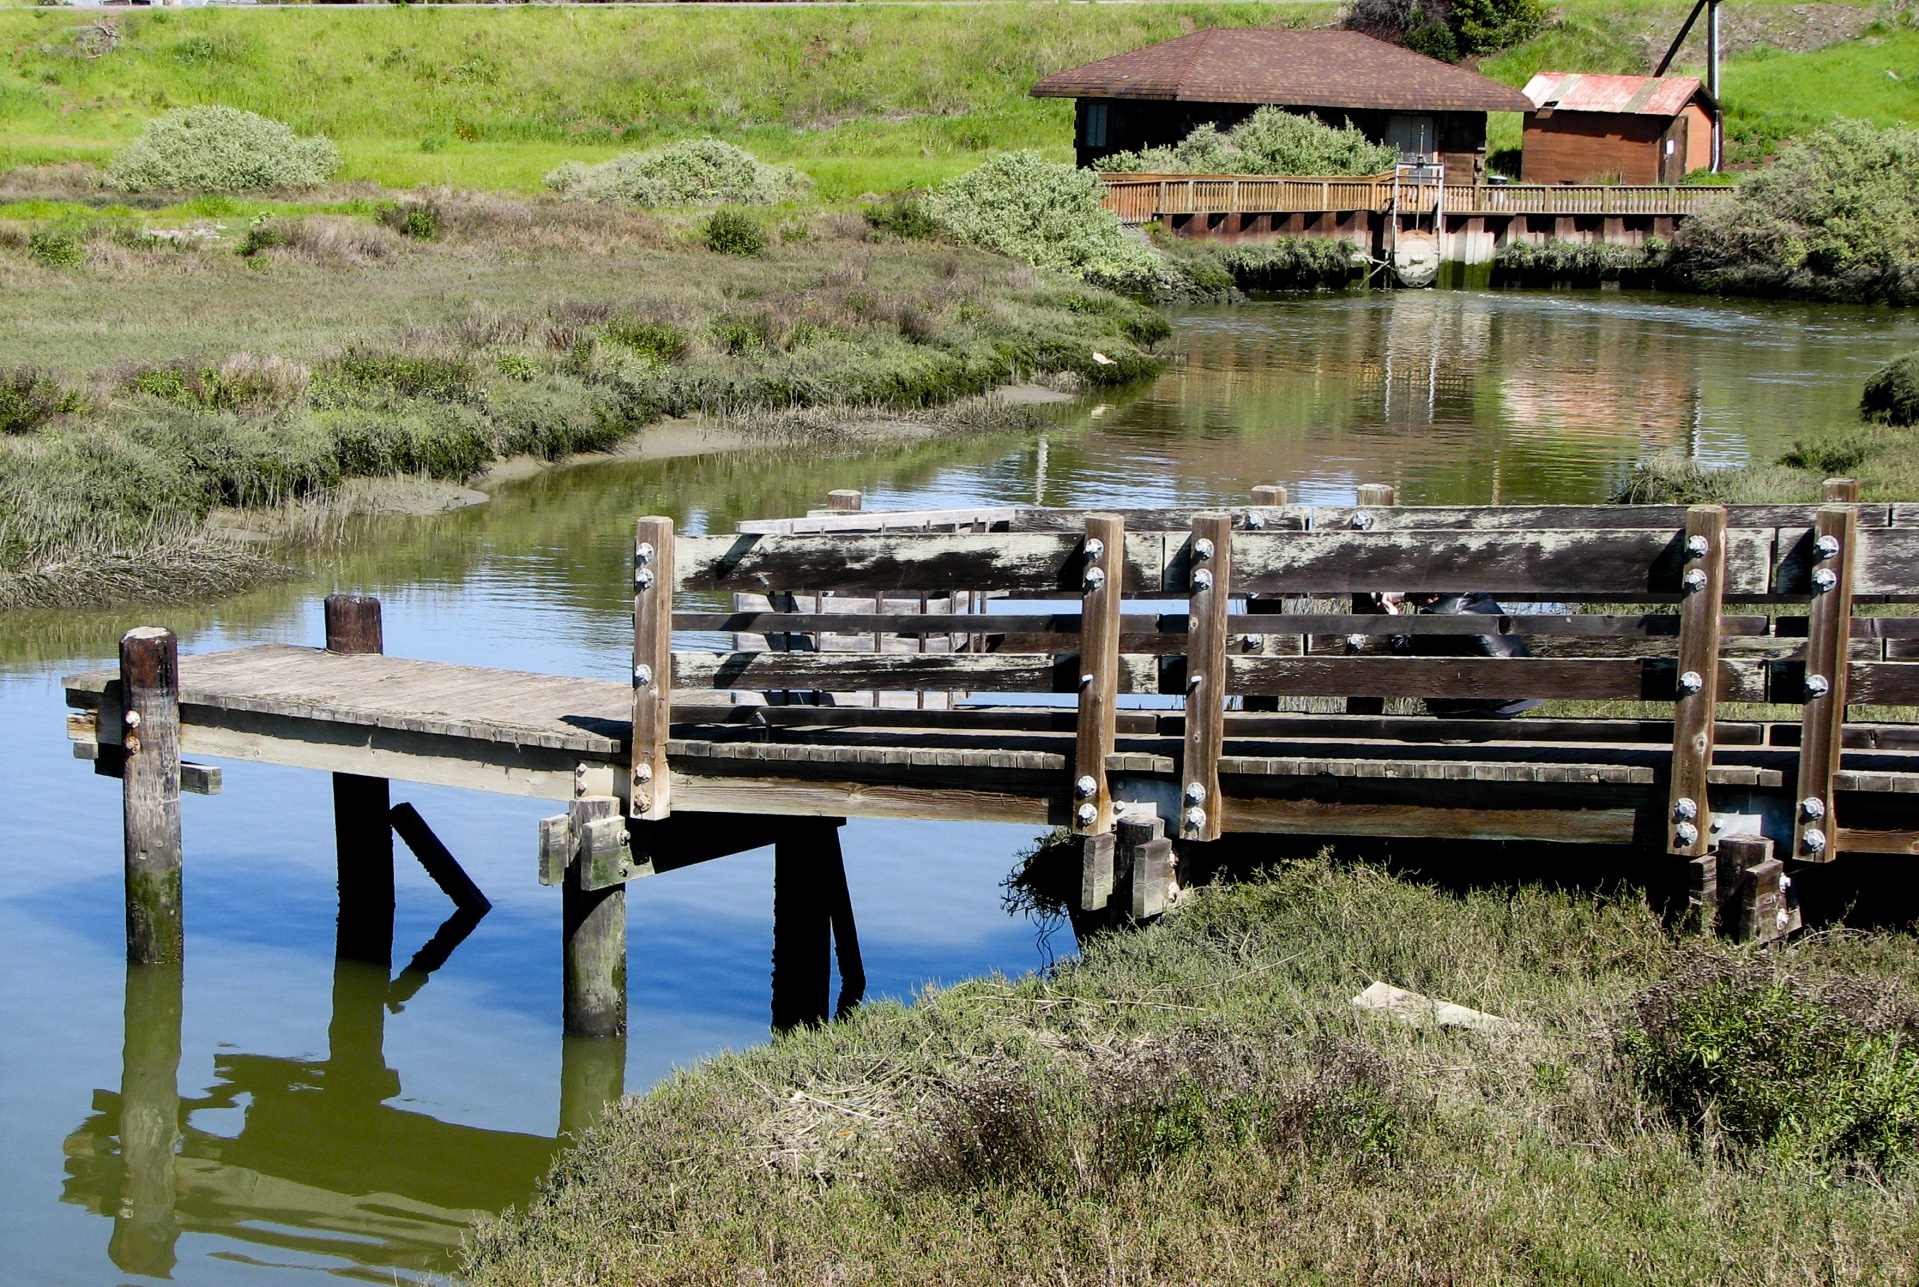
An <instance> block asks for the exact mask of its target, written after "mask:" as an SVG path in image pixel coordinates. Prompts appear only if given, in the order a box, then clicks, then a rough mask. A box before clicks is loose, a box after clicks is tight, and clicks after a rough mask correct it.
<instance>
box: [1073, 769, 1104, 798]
mask: <svg viewBox="0 0 1919 1287" xmlns="http://www.w3.org/2000/svg"><path fill="white" fill-rule="evenodd" d="M1073 794H1074V795H1076V796H1078V797H1079V798H1080V799H1082V800H1090V799H1092V798H1093V797H1094V796H1096V795H1098V794H1099V783H1098V782H1095V781H1094V780H1093V775H1092V774H1090V773H1088V774H1086V775H1085V776H1083V777H1081V778H1080V779H1079V781H1077V782H1075V783H1073Z"/></svg>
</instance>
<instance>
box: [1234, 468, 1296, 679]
mask: <svg viewBox="0 0 1919 1287" xmlns="http://www.w3.org/2000/svg"><path fill="white" fill-rule="evenodd" d="M1253 504H1254V505H1255V506H1270V507H1272V508H1279V507H1282V506H1284V505H1285V504H1286V489H1285V488H1284V487H1281V486H1280V485H1279V484H1278V483H1263V484H1261V485H1260V486H1258V487H1255V488H1253ZM1248 526H1251V524H1250V523H1249V524H1248ZM1284 611H1286V600H1285V597H1284V596H1282V595H1271V594H1249V595H1247V596H1246V612H1247V614H1248V615H1249V616H1263V615H1270V614H1274V613H1282V612H1284ZM1296 639H1298V636H1297V635H1292V636H1282V635H1260V636H1259V637H1258V642H1257V646H1258V649H1259V651H1260V652H1261V653H1262V654H1266V655H1270V654H1271V652H1272V651H1274V650H1277V649H1284V648H1287V647H1288V646H1297V645H1296V644H1295V643H1294V641H1295V640H1296ZM1243 700H1244V703H1245V708H1246V709H1247V710H1249V711H1277V710H1278V709H1279V698H1277V697H1262V696H1248V697H1246V698H1244V699H1243Z"/></svg>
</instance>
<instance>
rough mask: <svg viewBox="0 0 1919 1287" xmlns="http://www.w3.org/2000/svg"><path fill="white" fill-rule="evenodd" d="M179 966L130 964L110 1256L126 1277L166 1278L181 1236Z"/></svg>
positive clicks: (128, 968) (109, 1243)
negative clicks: (176, 1179)
mask: <svg viewBox="0 0 1919 1287" xmlns="http://www.w3.org/2000/svg"><path fill="white" fill-rule="evenodd" d="M180 1011H181V1003H180V967H179V965H178V964H174V965H130V966H128V967H127V1002H126V1044H125V1046H124V1047H122V1054H121V1058H122V1065H121V1074H120V1160H121V1167H120V1180H121V1183H120V1193H119V1202H118V1203H117V1204H116V1206H115V1208H114V1212H113V1235H112V1237H111V1238H110V1239H109V1240H108V1242H107V1255H108V1256H109V1257H110V1258H111V1259H112V1261H113V1263H114V1264H115V1265H116V1266H117V1267H119V1268H121V1269H124V1270H125V1271H126V1272H128V1273H130V1274H146V1275H148V1276H149V1277H154V1278H164V1277H167V1276H168V1274H169V1273H170V1272H171V1270H172V1269H173V1264H174V1254H173V1244H174V1241H175V1239H177V1238H178V1237H179V1236H180V1225H179V1221H178V1219H177V1218H176V1216H175V1214H174V1202H175V1196H176V1194H175V1182H174V1160H173V1159H174V1153H175V1150H176V1149H177V1148H178V1147H179V1143H180V1085H179V1080H178V1078H179V1072H180Z"/></svg>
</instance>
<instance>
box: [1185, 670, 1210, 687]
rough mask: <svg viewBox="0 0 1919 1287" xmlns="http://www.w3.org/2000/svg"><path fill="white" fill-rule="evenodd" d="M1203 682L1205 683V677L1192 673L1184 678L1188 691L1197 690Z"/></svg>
mask: <svg viewBox="0 0 1919 1287" xmlns="http://www.w3.org/2000/svg"><path fill="white" fill-rule="evenodd" d="M1205 682H1206V676H1204V675H1201V674H1198V673H1194V674H1191V675H1188V676H1187V677H1186V687H1188V688H1190V689H1194V690H1197V689H1198V688H1199V686H1200V685H1201V684H1204V683H1205Z"/></svg>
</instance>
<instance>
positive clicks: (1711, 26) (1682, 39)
mask: <svg viewBox="0 0 1919 1287" xmlns="http://www.w3.org/2000/svg"><path fill="white" fill-rule="evenodd" d="M1702 9H1710V10H1711V13H1710V14H1708V16H1707V18H1706V93H1707V94H1708V95H1709V96H1710V97H1711V98H1712V172H1713V173H1714V174H1717V173H1719V168H1720V166H1721V165H1722V164H1723V163H1724V161H1725V151H1726V113H1725V111H1724V109H1722V108H1721V107H1720V106H1719V0H1699V2H1698V3H1697V4H1695V5H1693V7H1692V12H1691V13H1689V14H1687V15H1686V21H1685V22H1684V23H1683V24H1681V25H1680V28H1679V34H1678V35H1677V36H1674V37H1673V39H1672V44H1671V45H1669V46H1668V47H1667V49H1666V56H1665V57H1664V58H1661V59H1660V60H1659V66H1657V67H1655V68H1654V69H1653V73H1652V74H1653V75H1655V76H1664V75H1665V74H1666V69H1667V68H1668V67H1670V66H1672V60H1673V59H1674V58H1676V57H1678V56H1679V48H1680V46H1681V45H1684V44H1685V43H1686V37H1687V36H1690V35H1691V34H1692V25H1693V24H1694V23H1695V22H1698V21H1699V12H1700V10H1702Z"/></svg>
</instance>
